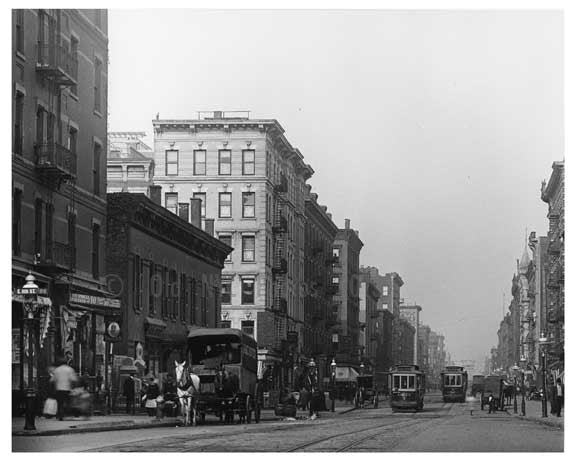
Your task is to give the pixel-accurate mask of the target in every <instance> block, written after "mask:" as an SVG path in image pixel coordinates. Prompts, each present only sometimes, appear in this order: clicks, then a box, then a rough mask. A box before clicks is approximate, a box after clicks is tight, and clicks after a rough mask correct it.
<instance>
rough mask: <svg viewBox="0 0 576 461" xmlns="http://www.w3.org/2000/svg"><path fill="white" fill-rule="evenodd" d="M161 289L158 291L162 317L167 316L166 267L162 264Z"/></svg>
mask: <svg viewBox="0 0 576 461" xmlns="http://www.w3.org/2000/svg"><path fill="white" fill-rule="evenodd" d="M161 277H162V289H161V290H160V293H161V295H162V305H161V306H162V307H161V313H162V317H163V318H166V317H168V268H167V267H166V266H162V276H161Z"/></svg>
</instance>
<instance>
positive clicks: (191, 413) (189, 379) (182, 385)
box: [174, 360, 200, 426]
mask: <svg viewBox="0 0 576 461" xmlns="http://www.w3.org/2000/svg"><path fill="white" fill-rule="evenodd" d="M174 364H175V365H176V392H178V399H179V400H180V412H181V414H182V416H184V425H185V426H188V425H189V424H190V423H191V424H192V425H193V426H196V404H195V401H194V397H195V395H196V394H198V393H199V392H200V378H199V377H198V375H195V374H194V373H192V372H191V371H190V370H189V368H188V367H187V366H186V360H184V361H183V362H182V363H178V362H177V361H174Z"/></svg>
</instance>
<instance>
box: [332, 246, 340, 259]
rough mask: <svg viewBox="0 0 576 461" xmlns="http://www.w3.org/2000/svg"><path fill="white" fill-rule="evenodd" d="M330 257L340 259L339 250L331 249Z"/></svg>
mask: <svg viewBox="0 0 576 461" xmlns="http://www.w3.org/2000/svg"><path fill="white" fill-rule="evenodd" d="M332 257H334V258H335V259H340V248H332Z"/></svg>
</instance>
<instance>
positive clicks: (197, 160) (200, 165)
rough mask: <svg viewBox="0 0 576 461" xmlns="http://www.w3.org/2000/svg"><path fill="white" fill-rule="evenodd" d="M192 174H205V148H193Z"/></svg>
mask: <svg viewBox="0 0 576 461" xmlns="http://www.w3.org/2000/svg"><path fill="white" fill-rule="evenodd" d="M194 174H195V175H205V174H206V151H205V150H195V151H194Z"/></svg>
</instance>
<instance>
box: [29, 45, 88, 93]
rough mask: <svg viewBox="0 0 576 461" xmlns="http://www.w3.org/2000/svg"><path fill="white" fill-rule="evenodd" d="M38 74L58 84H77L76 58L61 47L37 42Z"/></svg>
mask: <svg viewBox="0 0 576 461" xmlns="http://www.w3.org/2000/svg"><path fill="white" fill-rule="evenodd" d="M36 69H37V71H38V72H42V73H45V74H47V75H49V76H52V77H54V78H55V79H56V80H57V81H58V82H59V83H60V84H63V85H75V84H77V83H78V58H77V57H76V56H74V55H72V53H70V52H69V51H68V50H67V49H66V48H64V47H63V46H62V45H56V44H55V43H49V44H46V43H43V42H38V62H37V64H36Z"/></svg>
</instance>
